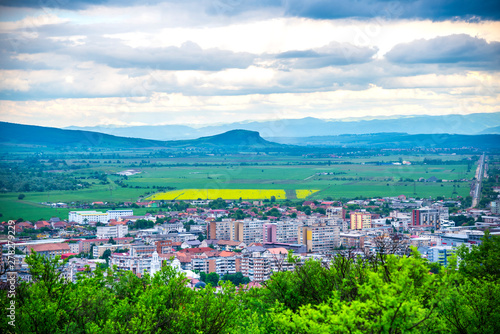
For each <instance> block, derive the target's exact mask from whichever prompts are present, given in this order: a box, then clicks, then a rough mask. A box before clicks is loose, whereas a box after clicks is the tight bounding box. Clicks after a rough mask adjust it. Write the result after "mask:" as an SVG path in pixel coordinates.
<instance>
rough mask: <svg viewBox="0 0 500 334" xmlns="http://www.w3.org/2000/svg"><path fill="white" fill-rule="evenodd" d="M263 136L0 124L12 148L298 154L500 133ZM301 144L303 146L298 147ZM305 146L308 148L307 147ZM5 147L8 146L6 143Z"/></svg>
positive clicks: (485, 139) (461, 143) (464, 140)
mask: <svg viewBox="0 0 500 334" xmlns="http://www.w3.org/2000/svg"><path fill="white" fill-rule="evenodd" d="M269 139H271V140H266V139H264V138H262V137H261V134H259V132H257V131H250V130H242V129H237V130H230V131H227V132H223V133H220V134H216V135H213V136H205V137H200V138H197V139H185V140H168V141H161V140H152V139H142V138H131V137H120V136H114V135H109V134H103V133H98V132H91V131H82V130H67V129H66V130H65V129H58V128H49V127H41V126H34V125H23V124H15V123H6V122H0V144H2V145H7V146H11V147H19V146H29V147H53V148H57V147H65V148H76V149H84V150H85V149H88V148H97V149H100V148H105V149H118V150H122V149H167V150H173V151H177V150H181V151H185V150H187V151H193V150H196V151H205V152H207V151H210V152H216V153H238V152H278V151H280V152H283V151H288V152H294V153H297V152H298V151H300V152H302V151H303V150H310V149H312V148H311V147H315V148H316V149H319V150H323V148H329V147H330V148H332V147H344V148H346V147H358V148H361V147H364V148H403V147H404V148H415V147H427V148H462V147H476V148H480V149H489V148H495V149H499V148H500V135H497V134H482V135H460V134H407V133H398V132H391V133H389V132H387V133H374V134H345V135H336V136H311V137H274V139H273V138H269ZM301 146H302V148H300V147H301ZM304 146H308V148H305V147H304ZM4 148H5V149H6V146H5V147H4Z"/></svg>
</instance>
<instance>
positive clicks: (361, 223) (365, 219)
mask: <svg viewBox="0 0 500 334" xmlns="http://www.w3.org/2000/svg"><path fill="white" fill-rule="evenodd" d="M371 227H372V215H371V214H369V213H366V212H353V213H351V230H363V229H367V228H371Z"/></svg>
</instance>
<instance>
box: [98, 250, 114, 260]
mask: <svg viewBox="0 0 500 334" xmlns="http://www.w3.org/2000/svg"><path fill="white" fill-rule="evenodd" d="M110 256H111V250H110V249H106V250H105V251H104V252H103V253H102V256H101V257H100V259H104V260H106V263H108V261H109V257H110Z"/></svg>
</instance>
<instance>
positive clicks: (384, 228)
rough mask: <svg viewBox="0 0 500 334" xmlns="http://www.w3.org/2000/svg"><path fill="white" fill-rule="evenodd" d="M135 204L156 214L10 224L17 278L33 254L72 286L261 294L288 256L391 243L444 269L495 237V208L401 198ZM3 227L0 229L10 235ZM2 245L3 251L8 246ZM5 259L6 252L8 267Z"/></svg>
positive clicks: (92, 214) (362, 251)
mask: <svg viewBox="0 0 500 334" xmlns="http://www.w3.org/2000/svg"><path fill="white" fill-rule="evenodd" d="M494 190H495V191H496V192H499V191H500V189H494ZM95 204H96V205H97V206H99V205H101V206H102V205H105V203H95ZM133 204H134V205H133V206H134V207H139V206H144V207H149V208H152V209H154V210H151V212H152V213H146V214H145V215H141V216H138V215H134V212H133V210H134V209H133V208H121V209H117V210H112V209H110V210H106V211H104V210H100V211H98V210H92V211H91V210H85V211H70V212H69V216H68V219H66V220H60V219H59V218H52V219H50V220H47V221H36V222H29V221H18V222H16V224H15V232H16V235H17V236H19V237H18V238H16V241H15V250H16V252H15V255H14V256H15V259H16V261H15V266H16V270H15V272H16V273H17V275H18V277H19V278H20V279H21V280H24V281H30V280H31V277H30V271H29V268H28V265H27V264H26V262H25V261H24V259H25V258H26V256H27V255H30V254H32V253H33V252H36V253H38V254H41V255H44V256H46V257H48V258H51V259H54V258H56V257H59V258H61V259H68V260H67V262H66V263H65V266H64V268H63V269H62V270H63V272H64V276H65V277H66V279H67V280H69V281H72V282H76V281H77V279H78V275H81V273H84V272H85V273H88V272H89V271H90V272H92V271H94V270H96V268H101V269H102V268H108V267H109V268H114V269H115V270H119V271H131V272H133V273H134V274H135V275H137V276H138V277H141V276H143V275H145V274H149V275H151V276H153V275H154V274H155V273H156V272H158V271H159V270H161V267H163V266H171V267H173V268H175V270H176V271H178V272H179V273H184V274H185V275H186V276H187V277H188V278H189V281H188V283H187V284H188V286H190V287H194V286H196V284H198V283H199V282H200V281H203V282H205V283H208V282H210V283H211V284H212V285H213V286H217V285H218V283H219V281H221V282H222V281H223V280H228V279H230V278H231V279H232V278H234V277H235V275H239V277H243V280H240V281H238V282H240V283H241V282H246V283H247V284H250V285H251V286H260V285H261V284H262V283H263V282H265V281H266V280H268V279H269V278H270V276H271V275H272V273H274V272H277V271H283V270H285V271H286V270H293V268H294V267H293V266H292V265H291V264H290V263H288V262H287V258H288V253H289V252H293V254H294V255H296V256H299V257H300V259H301V261H302V262H305V261H306V260H307V259H310V258H312V259H316V260H321V261H329V259H331V258H332V257H335V256H336V254H338V253H339V252H343V251H347V250H349V251H350V252H352V254H355V256H361V257H365V256H368V255H369V254H373V253H376V252H380V251H381V245H384V244H386V243H387V242H391V243H395V242H396V241H397V245H398V247H397V250H396V251H393V252H394V253H396V254H399V255H404V254H407V253H408V252H409V249H410V246H414V247H416V249H418V251H419V253H420V254H421V255H422V256H423V257H424V258H426V259H427V260H428V261H429V262H431V263H437V264H439V265H441V266H447V265H448V263H449V261H450V258H451V257H453V255H454V254H455V252H456V249H457V247H459V246H460V245H466V246H467V247H471V246H472V245H478V244H480V243H481V239H482V237H483V235H484V231H485V230H486V229H488V230H489V231H490V233H491V234H492V235H498V234H500V200H499V199H496V200H494V201H492V202H491V203H490V205H489V209H474V208H463V207H462V204H461V202H460V201H459V200H442V199H441V200H433V199H419V198H407V197H406V196H404V195H401V196H398V197H383V198H371V199H364V200H350V201H347V202H345V203H343V202H340V201H328V200H324V201H317V200H315V201H308V200H306V201H300V202H295V203H293V202H291V201H286V202H282V203H278V202H276V201H274V200H271V201H270V200H264V201H251V202H250V201H241V200H240V201H233V200H222V199H217V200H213V201H210V200H205V201H203V200H196V201H177V202H176V201H169V202H165V201H146V202H138V203H133ZM127 205H129V206H131V203H128V204H127ZM7 224H8V222H2V226H1V227H0V228H3V229H4V230H5V231H6V230H7ZM384 241H386V242H385V243H384ZM1 245H2V246H3V247H4V249H7V241H2V242H1ZM7 255H8V252H5V251H4V252H3V262H4V263H6V262H7V258H6V257H7ZM5 279H6V274H5V273H4V274H3V276H2V281H5Z"/></svg>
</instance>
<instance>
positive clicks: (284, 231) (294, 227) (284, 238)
mask: <svg viewBox="0 0 500 334" xmlns="http://www.w3.org/2000/svg"><path fill="white" fill-rule="evenodd" d="M302 226H303V224H302V222H300V221H298V220H290V221H286V222H281V221H280V222H278V223H277V224H276V242H283V243H297V233H298V231H299V227H302Z"/></svg>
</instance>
